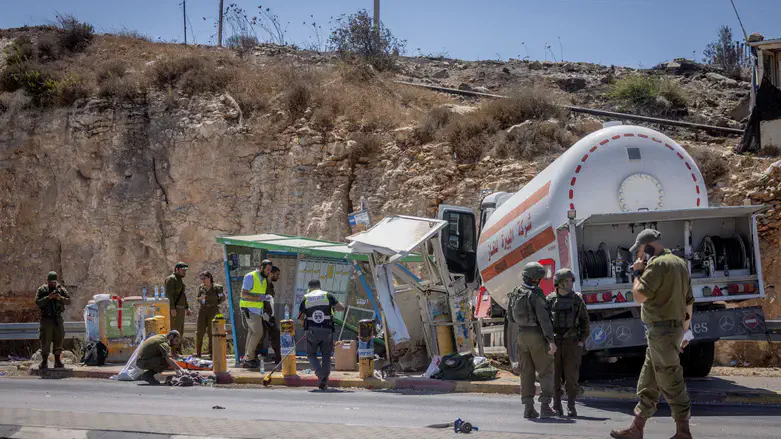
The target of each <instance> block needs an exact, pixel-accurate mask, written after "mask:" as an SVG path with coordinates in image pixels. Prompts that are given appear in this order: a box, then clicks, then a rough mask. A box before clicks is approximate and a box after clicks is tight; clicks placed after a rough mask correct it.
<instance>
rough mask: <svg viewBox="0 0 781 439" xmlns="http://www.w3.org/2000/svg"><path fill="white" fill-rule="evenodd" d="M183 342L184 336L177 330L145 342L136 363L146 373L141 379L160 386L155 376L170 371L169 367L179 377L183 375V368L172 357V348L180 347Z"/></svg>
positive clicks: (154, 336) (152, 337) (155, 336)
mask: <svg viewBox="0 0 781 439" xmlns="http://www.w3.org/2000/svg"><path fill="white" fill-rule="evenodd" d="M181 341H182V336H181V335H180V334H179V331H177V330H173V331H171V332H169V333H168V334H166V335H163V334H158V335H153V336H151V337H149V338H147V339H146V340H144V342H143V343H142V344H141V351H140V352H139V353H138V360H137V361H136V366H137V367H138V368H139V369H141V370H143V371H144V374H143V375H141V379H142V380H144V381H146V382H147V383H149V384H152V385H156V384H160V381H157V379H156V378H155V375H156V374H158V373H160V372H162V371H164V370H166V369H168V366H171V369H173V370H175V371H176V374H177V375H179V374H180V373H182V372H183V370H182V368H181V367H179V365H178V364H176V362H175V361H174V359H173V358H172V357H171V351H172V348H176V346H179V343H180V342H181Z"/></svg>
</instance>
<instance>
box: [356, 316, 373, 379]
mask: <svg viewBox="0 0 781 439" xmlns="http://www.w3.org/2000/svg"><path fill="white" fill-rule="evenodd" d="M373 374H374V320H371V319H364V320H361V321H359V322H358V376H359V377H360V378H369V377H371V376H372V375H373Z"/></svg>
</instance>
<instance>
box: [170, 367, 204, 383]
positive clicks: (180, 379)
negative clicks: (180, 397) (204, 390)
mask: <svg viewBox="0 0 781 439" xmlns="http://www.w3.org/2000/svg"><path fill="white" fill-rule="evenodd" d="M201 382H203V378H201V374H199V373H198V372H196V371H194V370H185V371H182V372H181V373H180V374H178V375H176V376H169V377H166V379H165V383H166V384H168V385H169V386H173V387H192V386H196V385H201Z"/></svg>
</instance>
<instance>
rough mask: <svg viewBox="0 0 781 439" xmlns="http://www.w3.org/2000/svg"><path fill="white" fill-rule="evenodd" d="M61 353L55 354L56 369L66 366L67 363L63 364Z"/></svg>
mask: <svg viewBox="0 0 781 439" xmlns="http://www.w3.org/2000/svg"><path fill="white" fill-rule="evenodd" d="M60 355H61V354H57V355H55V356H54V368H55V369H64V368H65V365H64V364H62V360H60Z"/></svg>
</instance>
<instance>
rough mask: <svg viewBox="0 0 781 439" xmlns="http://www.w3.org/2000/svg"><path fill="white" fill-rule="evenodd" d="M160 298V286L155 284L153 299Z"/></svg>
mask: <svg viewBox="0 0 781 439" xmlns="http://www.w3.org/2000/svg"><path fill="white" fill-rule="evenodd" d="M159 298H160V287H158V286H157V285H155V300H157V299H159Z"/></svg>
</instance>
